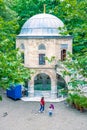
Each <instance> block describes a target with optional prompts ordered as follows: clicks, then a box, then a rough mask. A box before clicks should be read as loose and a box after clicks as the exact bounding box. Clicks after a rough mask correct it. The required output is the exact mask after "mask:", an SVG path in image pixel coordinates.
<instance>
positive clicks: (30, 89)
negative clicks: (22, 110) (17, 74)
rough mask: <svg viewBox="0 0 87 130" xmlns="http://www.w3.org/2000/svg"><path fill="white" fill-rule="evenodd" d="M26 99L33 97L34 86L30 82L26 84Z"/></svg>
mask: <svg viewBox="0 0 87 130" xmlns="http://www.w3.org/2000/svg"><path fill="white" fill-rule="evenodd" d="M28 97H34V85H33V83H32V82H31V81H29V82H28Z"/></svg>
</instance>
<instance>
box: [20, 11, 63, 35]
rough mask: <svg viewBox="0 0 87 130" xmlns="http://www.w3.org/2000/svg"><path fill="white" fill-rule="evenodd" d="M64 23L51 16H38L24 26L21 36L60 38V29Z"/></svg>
mask: <svg viewBox="0 0 87 130" xmlns="http://www.w3.org/2000/svg"><path fill="white" fill-rule="evenodd" d="M63 26H64V24H63V22H62V21H61V20H60V19H59V18H57V17H56V16H53V15H51V14H45V13H43V14H37V15H34V16H32V17H31V18H29V19H28V20H27V21H26V22H25V23H24V25H23V27H22V29H21V32H20V34H19V36H59V35H60V34H59V32H60V30H59V29H58V28H59V27H63Z"/></svg>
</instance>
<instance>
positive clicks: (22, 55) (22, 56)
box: [21, 52, 24, 63]
mask: <svg viewBox="0 0 87 130" xmlns="http://www.w3.org/2000/svg"><path fill="white" fill-rule="evenodd" d="M21 58H22V63H24V52H21Z"/></svg>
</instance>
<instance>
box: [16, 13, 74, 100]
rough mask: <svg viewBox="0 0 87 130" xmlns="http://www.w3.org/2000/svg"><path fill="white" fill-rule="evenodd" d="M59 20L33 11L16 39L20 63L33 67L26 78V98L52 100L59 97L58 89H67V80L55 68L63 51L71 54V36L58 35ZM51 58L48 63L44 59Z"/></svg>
mask: <svg viewBox="0 0 87 130" xmlns="http://www.w3.org/2000/svg"><path fill="white" fill-rule="evenodd" d="M62 27H64V24H63V22H62V21H61V20H60V19H59V18H57V17H56V16H54V15H51V14H46V13H42V14H37V15H34V16H32V17H31V18H29V19H28V20H27V21H26V22H25V23H24V25H23V27H22V28H21V31H20V34H19V35H18V36H17V38H16V47H17V48H19V50H20V52H21V53H22V56H23V61H24V66H26V67H28V68H30V69H33V70H34V74H33V75H32V77H31V80H29V81H28V97H41V96H44V97H45V98H52V99H56V98H59V97H61V94H60V90H61V89H65V88H67V80H68V77H67V76H66V77H65V79H63V77H62V76H61V74H60V73H58V71H57V72H56V70H55V67H56V64H57V62H58V60H61V61H63V60H65V58H66V57H67V51H69V52H71V53H72V37H71V36H69V35H68V36H62V35H61V34H60V29H59V28H62ZM45 57H48V58H49V59H51V58H52V57H55V60H54V61H53V62H52V63H49V62H48V61H47V60H45Z"/></svg>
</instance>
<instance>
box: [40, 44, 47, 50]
mask: <svg viewBox="0 0 87 130" xmlns="http://www.w3.org/2000/svg"><path fill="white" fill-rule="evenodd" d="M38 50H46V47H45V45H44V44H40V45H39V47H38Z"/></svg>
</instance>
